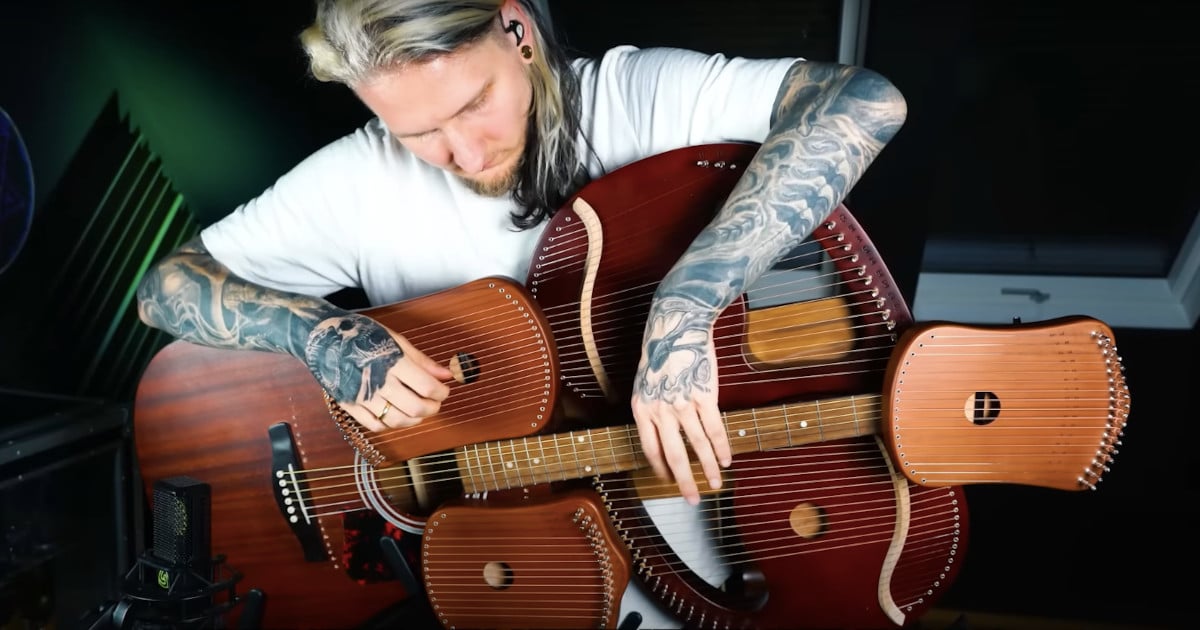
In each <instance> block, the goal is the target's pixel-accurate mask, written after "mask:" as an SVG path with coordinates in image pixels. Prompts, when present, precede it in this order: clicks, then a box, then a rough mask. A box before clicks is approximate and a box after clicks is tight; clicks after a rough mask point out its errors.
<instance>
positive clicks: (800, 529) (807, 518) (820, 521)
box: [788, 502, 829, 539]
mask: <svg viewBox="0 0 1200 630" xmlns="http://www.w3.org/2000/svg"><path fill="white" fill-rule="evenodd" d="M788 523H789V524H790V525H791V526H792V531H794V532H796V535H797V536H799V537H801V538H807V539H813V538H816V537H817V536H820V535H822V534H824V533H825V531H826V529H828V527H829V520H828V519H826V518H825V511H824V510H822V509H821V508H820V506H817V505H813V504H812V503H808V502H805V503H798V504H796V507H794V508H792V512H791V514H789V515H788Z"/></svg>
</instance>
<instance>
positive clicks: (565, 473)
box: [554, 435, 567, 481]
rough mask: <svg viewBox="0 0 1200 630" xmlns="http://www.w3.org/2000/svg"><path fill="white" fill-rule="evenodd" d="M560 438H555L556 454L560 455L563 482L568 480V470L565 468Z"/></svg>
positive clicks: (559, 461) (559, 468) (559, 464)
mask: <svg viewBox="0 0 1200 630" xmlns="http://www.w3.org/2000/svg"><path fill="white" fill-rule="evenodd" d="M558 439H559V438H558V436H557V435H556V436H554V452H555V453H557V454H558V470H559V472H560V473H561V474H562V478H563V481H566V479H567V469H566V467H565V466H563V458H562V449H561V448H560V447H559V444H558Z"/></svg>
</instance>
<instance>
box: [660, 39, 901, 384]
mask: <svg viewBox="0 0 1200 630" xmlns="http://www.w3.org/2000/svg"><path fill="white" fill-rule="evenodd" d="M906 114H907V109H906V105H905V102H904V98H903V96H902V95H901V94H900V92H899V91H898V90H897V89H896V88H895V87H894V86H893V85H892V84H891V83H890V82H889V81H887V79H885V78H884V77H882V76H880V75H879V74H877V73H875V72H873V71H870V70H865V69H862V68H854V67H849V66H843V65H838V64H828V63H816V62H807V61H802V62H798V63H797V64H796V65H794V66H793V67H792V68H791V69H790V70H789V71H788V74H787V76H786V78H785V79H784V81H783V84H782V86H781V88H780V91H779V94H778V96H777V97H776V101H775V104H774V109H773V113H772V120H771V131H770V133H769V134H768V136H767V138H766V139H765V140H764V141H763V144H762V146H761V147H760V149H759V151H758V153H757V154H756V155H755V157H754V159H753V160H752V161H751V163H750V164H749V166H748V167H747V169H746V172H745V173H743V175H742V177H741V179H740V180H739V181H738V184H737V186H735V187H734V189H733V190H732V192H731V193H730V196H729V198H728V200H727V201H726V203H725V205H724V206H723V207H722V209H721V210H720V211H719V212H718V213H717V216H716V217H715V218H714V219H713V221H712V223H710V224H709V225H708V227H706V228H705V229H704V230H703V231H702V232H701V233H700V234H699V235H698V236H697V238H696V240H695V241H694V242H693V243H692V245H691V246H690V247H689V248H688V250H687V251H686V252H685V253H684V255H683V256H682V257H681V258H680V260H679V262H678V263H677V264H676V265H675V266H674V267H673V268H672V270H671V272H670V273H668V274H667V276H666V277H665V278H664V279H663V281H662V282H661V283H660V285H659V287H658V292H657V294H656V296H655V298H656V299H655V302H654V305H653V307H652V309H651V312H650V318H649V325H648V326H647V342H648V344H649V345H648V350H649V351H648V359H649V361H648V363H649V366H648V367H649V374H653V373H654V372H655V371H657V369H659V368H661V366H662V365H664V364H665V363H666V361H667V358H668V357H670V356H671V355H672V353H677V352H679V351H681V350H682V351H690V352H691V355H692V356H694V357H695V360H694V362H693V363H692V369H691V372H693V373H694V374H693V375H692V376H695V377H700V376H702V374H703V373H704V371H705V370H708V369H709V368H710V366H706V365H704V355H703V353H698V352H696V351H695V349H696V348H697V347H703V346H702V345H700V346H698V344H704V343H707V341H708V337H709V336H710V329H711V325H712V323H713V321H714V320H715V319H716V317H717V316H718V315H719V314H720V313H721V311H722V310H724V308H725V307H726V306H728V305H729V304H730V303H732V301H733V300H734V299H735V298H736V297H737V296H738V295H740V294H741V293H742V292H744V291H745V289H746V287H747V286H749V285H750V284H751V283H753V282H754V280H756V279H757V278H758V277H759V276H760V275H761V274H762V273H763V272H764V271H766V270H767V269H768V268H769V267H770V266H771V265H773V264H774V263H775V262H776V261H777V260H778V259H779V258H780V257H782V256H783V255H784V254H786V253H787V252H788V251H790V250H791V249H792V248H794V247H795V246H796V245H798V244H799V243H800V242H801V241H803V240H804V239H805V238H807V237H808V235H809V234H811V233H812V231H813V229H814V228H815V227H816V226H817V225H818V224H819V223H820V222H821V221H824V220H825V219H826V218H827V217H828V216H829V214H830V213H831V212H832V211H833V209H834V208H836V207H837V206H838V204H840V203H841V202H842V200H843V199H844V198H845V196H846V194H847V193H848V192H849V190H850V188H851V187H852V186H854V184H855V183H856V182H858V180H859V179H860V178H861V176H862V174H863V172H864V171H865V170H866V169H867V167H868V165H870V163H871V162H872V160H874V159H875V157H876V156H877V155H878V154H879V153H880V151H882V150H883V147H884V145H885V144H886V143H887V142H888V141H889V140H890V139H891V138H892V137H893V136H894V135H895V134H896V132H897V131H898V130H899V129H900V127H901V125H903V123H904V118H905V116H906ZM673 360H674V361H678V360H679V359H678V355H676V356H675V357H673ZM678 378H679V380H678V381H676V382H675V383H674V385H678V386H682V385H683V384H686V382H688V381H689V380H691V379H690V378H689V376H688V375H687V374H682V375H679V377H678ZM639 380H640V382H639V385H640V388H641V391H642V394H643V395H645V396H651V397H664V395H666V394H667V392H665V391H662V390H663V387H668V386H667V385H666V384H664V383H658V384H655V383H651V382H649V381H647V380H645V379H644V378H643V379H639Z"/></svg>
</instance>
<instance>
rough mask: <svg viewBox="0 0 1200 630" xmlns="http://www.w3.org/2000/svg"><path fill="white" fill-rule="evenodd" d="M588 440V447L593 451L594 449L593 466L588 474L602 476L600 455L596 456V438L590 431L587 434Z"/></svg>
mask: <svg viewBox="0 0 1200 630" xmlns="http://www.w3.org/2000/svg"><path fill="white" fill-rule="evenodd" d="M587 440H588V446H589V447H591V449H592V465H591V466H590V468H591V470H588V471H587V472H589V473H592V474H595V475H599V474H601V469H600V457H599V456H598V455H596V436H595V435H593V434H592V432H591V431H588V432H587Z"/></svg>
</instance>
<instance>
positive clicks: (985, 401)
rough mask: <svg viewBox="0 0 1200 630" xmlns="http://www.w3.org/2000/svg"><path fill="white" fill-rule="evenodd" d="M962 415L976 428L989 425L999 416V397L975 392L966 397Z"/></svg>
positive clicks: (989, 393) (990, 393)
mask: <svg viewBox="0 0 1200 630" xmlns="http://www.w3.org/2000/svg"><path fill="white" fill-rule="evenodd" d="M963 415H964V416H966V418H967V421H968V422H970V423H971V424H974V425H976V426H983V425H986V424H991V423H992V422H995V420H996V418H997V417H998V416H999V415H1000V397H999V396H997V395H995V394H993V393H992V392H975V393H974V394H971V395H970V396H967V401H966V403H964V404H963Z"/></svg>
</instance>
